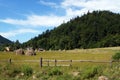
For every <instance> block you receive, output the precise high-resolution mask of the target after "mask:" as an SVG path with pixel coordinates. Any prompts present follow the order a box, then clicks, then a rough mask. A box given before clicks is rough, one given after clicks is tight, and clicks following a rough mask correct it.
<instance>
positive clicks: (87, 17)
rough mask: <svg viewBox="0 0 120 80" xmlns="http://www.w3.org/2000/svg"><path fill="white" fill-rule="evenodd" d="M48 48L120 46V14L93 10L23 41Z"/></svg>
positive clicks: (29, 44)
mask: <svg viewBox="0 0 120 80" xmlns="http://www.w3.org/2000/svg"><path fill="white" fill-rule="evenodd" d="M22 46H23V47H27V46H33V47H34V48H44V49H46V50H49V49H51V50H58V49H61V50H63V49H66V50H68V49H75V48H97V47H111V46H120V14H116V13H112V12H110V11H93V12H92V13H90V12H88V13H87V14H84V15H83V16H81V17H79V16H77V17H76V18H74V19H71V20H70V21H69V22H67V23H63V24H61V25H60V26H58V27H56V28H54V29H52V30H47V31H45V32H43V33H42V34H40V35H39V36H37V37H35V38H32V39H31V40H29V41H28V42H25V43H23V45H22Z"/></svg>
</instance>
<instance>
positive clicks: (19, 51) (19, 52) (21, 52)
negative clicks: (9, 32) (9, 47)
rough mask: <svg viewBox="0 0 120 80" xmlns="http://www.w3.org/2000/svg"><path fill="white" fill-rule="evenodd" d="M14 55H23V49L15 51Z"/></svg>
mask: <svg viewBox="0 0 120 80" xmlns="http://www.w3.org/2000/svg"><path fill="white" fill-rule="evenodd" d="M15 53H16V55H24V54H25V53H24V50H23V49H18V50H16V51H15Z"/></svg>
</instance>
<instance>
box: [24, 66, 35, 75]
mask: <svg viewBox="0 0 120 80" xmlns="http://www.w3.org/2000/svg"><path fill="white" fill-rule="evenodd" d="M22 72H23V73H24V75H26V76H30V75H32V73H33V69H32V68H31V67H30V66H28V65H23V66H22Z"/></svg>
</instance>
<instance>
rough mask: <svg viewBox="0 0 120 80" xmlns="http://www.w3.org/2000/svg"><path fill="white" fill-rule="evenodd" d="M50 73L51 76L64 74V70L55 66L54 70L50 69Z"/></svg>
mask: <svg viewBox="0 0 120 80" xmlns="http://www.w3.org/2000/svg"><path fill="white" fill-rule="evenodd" d="M48 75H49V76H53V75H62V72H61V71H60V69H58V68H53V69H52V70H50V72H48Z"/></svg>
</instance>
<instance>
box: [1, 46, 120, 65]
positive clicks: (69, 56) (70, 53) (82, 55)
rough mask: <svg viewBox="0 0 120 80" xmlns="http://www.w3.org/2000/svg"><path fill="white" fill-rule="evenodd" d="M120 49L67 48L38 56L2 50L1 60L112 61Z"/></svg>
mask: <svg viewBox="0 0 120 80" xmlns="http://www.w3.org/2000/svg"><path fill="white" fill-rule="evenodd" d="M119 50H120V47H110V48H95V49H75V50H66V51H44V52H37V55H36V56H25V55H16V54H15V52H0V60H8V59H10V58H11V59H12V60H39V59H40V58H41V57H42V58H44V59H47V60H54V59H57V60H97V61H110V60H111V57H112V55H113V54H114V53H116V52H117V51H119ZM26 63H27V62H23V64H26ZM60 63H62V62H60ZM64 63H65V62H64ZM64 63H63V64H64ZM17 64H21V63H17ZM27 64H31V62H28V63H27ZM38 64H39V61H38V63H37V65H38ZM45 64H47V63H45ZM52 64H54V63H52ZM65 64H66V63H65ZM68 64H69V63H68ZM72 64H73V65H76V66H77V65H83V64H84V63H79V64H78V62H76V63H72ZM85 64H86V65H87V64H88V65H90V63H85ZM95 64H96V63H95ZM99 64H100V63H99ZM32 65H36V63H35V64H34V63H32ZM37 65H36V66H37ZM92 65H93V63H92Z"/></svg>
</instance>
